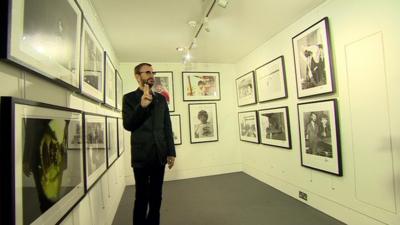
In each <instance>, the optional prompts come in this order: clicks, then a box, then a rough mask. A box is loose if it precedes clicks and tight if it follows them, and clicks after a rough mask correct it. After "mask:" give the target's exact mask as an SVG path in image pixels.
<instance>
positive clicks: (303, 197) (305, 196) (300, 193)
mask: <svg viewBox="0 0 400 225" xmlns="http://www.w3.org/2000/svg"><path fill="white" fill-rule="evenodd" d="M299 198H301V199H303V200H306V201H307V194H306V193H305V192H302V191H299Z"/></svg>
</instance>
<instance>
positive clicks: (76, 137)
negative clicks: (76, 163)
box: [68, 120, 83, 149]
mask: <svg viewBox="0 0 400 225" xmlns="http://www.w3.org/2000/svg"><path fill="white" fill-rule="evenodd" d="M82 140H83V138H82V121H77V120H73V121H70V122H69V125H68V149H82V148H83V142H82Z"/></svg>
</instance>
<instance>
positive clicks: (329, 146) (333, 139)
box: [298, 99, 342, 176]
mask: <svg viewBox="0 0 400 225" xmlns="http://www.w3.org/2000/svg"><path fill="white" fill-rule="evenodd" d="M298 113H299V125H300V141H301V159H302V160H301V161H302V165H303V166H306V167H310V168H314V169H317V170H321V171H324V172H328V173H332V174H335V175H338V176H341V173H342V172H341V171H342V169H341V154H340V133H339V124H338V121H337V103H336V99H332V100H325V101H317V102H309V103H301V104H298Z"/></svg>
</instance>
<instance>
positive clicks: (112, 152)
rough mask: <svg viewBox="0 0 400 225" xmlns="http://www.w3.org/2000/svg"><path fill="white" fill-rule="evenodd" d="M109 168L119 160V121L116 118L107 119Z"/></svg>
mask: <svg viewBox="0 0 400 225" xmlns="http://www.w3.org/2000/svg"><path fill="white" fill-rule="evenodd" d="M106 121H107V130H106V133H107V167H110V166H111V165H112V164H113V163H114V162H115V160H117V158H118V121H117V118H115V117H107V118H106Z"/></svg>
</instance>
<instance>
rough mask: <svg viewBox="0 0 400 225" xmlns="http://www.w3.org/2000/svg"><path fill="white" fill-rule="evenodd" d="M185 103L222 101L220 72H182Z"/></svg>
mask: <svg viewBox="0 0 400 225" xmlns="http://www.w3.org/2000/svg"><path fill="white" fill-rule="evenodd" d="M182 82H183V84H182V87H183V101H207V100H221V97H220V91H219V73H218V72H182Z"/></svg>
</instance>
